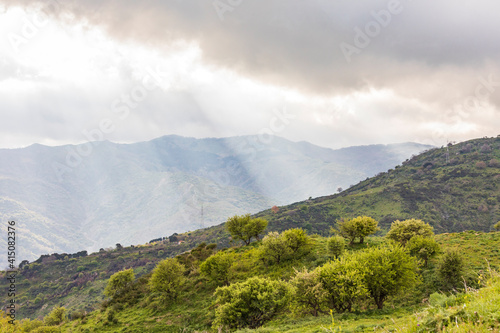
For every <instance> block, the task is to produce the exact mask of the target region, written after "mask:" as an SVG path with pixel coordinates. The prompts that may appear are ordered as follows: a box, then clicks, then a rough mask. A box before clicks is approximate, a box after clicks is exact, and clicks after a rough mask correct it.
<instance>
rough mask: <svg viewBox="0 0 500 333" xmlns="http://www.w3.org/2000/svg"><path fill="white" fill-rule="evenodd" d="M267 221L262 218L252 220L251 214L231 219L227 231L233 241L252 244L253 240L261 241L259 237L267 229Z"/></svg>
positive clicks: (227, 223)
mask: <svg viewBox="0 0 500 333" xmlns="http://www.w3.org/2000/svg"><path fill="white" fill-rule="evenodd" d="M266 227H267V221H266V220H264V219H262V218H251V217H250V214H246V215H242V216H238V215H235V216H233V217H230V218H229V219H228V220H227V222H226V229H227V231H229V233H230V234H231V236H232V237H233V239H238V240H242V241H243V242H244V243H245V245H248V244H250V242H251V240H252V238H255V239H257V240H259V237H260V236H259V235H260V234H261V233H262V232H263V231H264V230H265V229H266Z"/></svg>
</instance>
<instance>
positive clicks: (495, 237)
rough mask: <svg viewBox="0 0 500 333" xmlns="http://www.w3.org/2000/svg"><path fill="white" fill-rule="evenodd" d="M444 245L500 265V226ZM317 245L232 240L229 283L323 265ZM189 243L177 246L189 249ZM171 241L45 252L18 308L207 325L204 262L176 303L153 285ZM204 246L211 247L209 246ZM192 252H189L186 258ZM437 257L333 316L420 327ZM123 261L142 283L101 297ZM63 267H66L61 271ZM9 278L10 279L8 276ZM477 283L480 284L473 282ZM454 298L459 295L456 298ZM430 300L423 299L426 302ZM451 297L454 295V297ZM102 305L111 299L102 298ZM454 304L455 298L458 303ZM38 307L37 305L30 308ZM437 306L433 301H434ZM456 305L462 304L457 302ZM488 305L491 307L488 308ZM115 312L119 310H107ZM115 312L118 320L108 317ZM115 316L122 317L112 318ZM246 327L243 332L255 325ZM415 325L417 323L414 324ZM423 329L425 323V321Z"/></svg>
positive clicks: (106, 324)
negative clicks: (303, 247)
mask: <svg viewBox="0 0 500 333" xmlns="http://www.w3.org/2000/svg"><path fill="white" fill-rule="evenodd" d="M436 240H437V241H438V243H440V244H441V247H442V251H445V250H446V249H453V248H455V249H461V250H463V249H468V251H462V252H463V255H464V256H465V259H466V262H467V263H471V264H468V269H469V271H468V274H469V275H470V276H471V279H472V280H474V281H476V282H475V283H476V284H477V276H478V274H482V275H484V274H486V272H487V270H488V266H489V267H491V268H493V269H498V268H500V256H499V254H498V248H499V246H500V233H498V232H497V233H482V232H464V233H454V234H441V235H437V236H436ZM313 242H314V247H313V249H312V252H311V253H310V254H309V255H307V256H306V257H302V258H297V259H295V260H293V261H291V262H288V263H283V264H281V265H266V264H263V262H262V261H261V260H260V259H259V256H258V249H259V248H260V246H261V244H260V243H252V245H251V246H249V247H233V248H232V249H230V250H228V251H231V252H232V253H234V255H235V256H236V258H237V260H235V261H234V262H233V264H232V265H233V274H232V275H231V282H232V283H234V282H241V281H244V280H245V279H247V278H248V277H250V276H266V277H272V278H284V279H289V278H290V277H291V276H293V272H294V267H307V268H309V269H312V268H314V267H317V266H320V265H323V264H324V263H325V262H327V261H328V260H329V259H330V258H329V257H328V255H327V253H326V251H325V246H326V239H325V238H323V237H320V236H315V237H313ZM383 242H384V240H383V238H381V237H370V238H368V239H367V243H366V244H365V245H364V246H356V247H355V248H352V249H350V250H351V251H361V250H363V249H365V248H369V247H373V246H377V245H379V244H381V243H383ZM185 248H186V247H182V248H179V249H178V250H179V251H184V249H185ZM171 249H172V244H169V243H156V244H149V245H146V246H141V247H130V248H124V249H122V250H115V251H110V252H103V253H96V254H92V255H90V256H87V257H81V258H74V259H68V258H61V259H54V258H52V259H51V260H50V259H49V258H46V259H47V260H44V263H43V264H42V265H37V264H30V265H29V268H27V269H24V270H23V273H22V274H21V276H22V280H21V282H20V283H19V290H21V297H20V300H21V302H22V303H21V304H20V307H19V310H18V314H19V315H23V316H29V317H31V318H33V317H36V316H40V317H41V316H45V315H47V314H48V313H49V312H50V311H51V310H52V309H53V308H54V307H55V306H57V305H62V306H64V307H65V308H66V309H68V314H69V315H70V317H72V318H74V320H73V321H69V322H68V323H67V324H65V325H64V326H63V327H62V332H87V331H88V332H93V331H94V332H120V331H123V329H124V328H125V327H126V329H127V331H129V332H144V330H145V329H147V331H150V332H178V331H179V330H181V331H184V332H195V331H198V332H208V331H211V330H210V323H211V321H212V320H213V318H214V307H213V306H214V303H213V302H214V298H213V297H212V293H213V292H214V290H215V288H216V286H215V285H214V284H213V283H211V282H210V281H208V280H207V279H206V278H205V277H203V276H202V275H200V273H199V270H198V269H197V268H196V267H197V265H199V263H198V261H193V266H187V267H191V268H189V274H188V275H187V278H188V280H187V283H186V284H185V285H184V286H183V287H182V297H181V300H180V301H179V302H176V303H174V304H163V303H161V302H158V300H157V299H155V298H154V296H153V295H152V294H151V293H150V292H149V291H148V290H147V280H148V278H149V275H148V272H150V271H151V270H152V269H153V267H154V266H155V265H156V264H157V263H158V261H159V260H161V259H163V258H165V257H168V256H171V255H172V254H173V253H174V252H171ZM197 249H202V251H198V252H196V250H194V251H191V254H192V256H188V257H191V258H192V259H190V260H194V257H195V254H194V253H195V252H196V253H198V254H197V255H196V258H200V259H199V260H200V261H202V260H204V258H206V256H208V255H210V254H211V253H213V252H212V251H213V250H209V249H208V248H206V247H204V245H201V246H198V247H197ZM204 251H205V254H203V252H204ZM188 257H186V255H184V256H183V258H188ZM182 260H185V259H182ZM437 261H438V259H434V260H432V261H431V263H430V265H429V267H427V268H426V267H422V271H421V274H422V276H423V282H424V283H423V285H422V286H421V287H419V288H416V289H412V290H410V291H409V293H407V294H401V295H399V296H397V297H393V298H391V299H390V300H389V303H388V304H387V306H386V308H385V309H384V310H375V309H374V308H373V305H370V303H369V302H368V301H367V302H366V303H362V304H363V305H362V306H361V307H360V308H357V309H356V311H355V312H354V313H344V314H335V315H334V322H335V325H334V327H339V326H342V332H363V331H372V332H373V331H381V332H385V331H386V330H389V331H391V330H392V329H395V328H398V331H399V332H404V331H406V330H403V329H402V328H403V327H407V326H408V325H410V323H411V324H412V325H413V324H414V325H415V326H416V322H415V320H414V319H413V318H415V315H414V312H418V313H423V312H424V311H427V310H426V309H427V306H429V302H428V301H425V300H426V299H428V297H429V293H433V292H434V291H435V290H436V288H441V287H440V285H439V284H437V285H436V283H438V282H437V280H436V279H437V278H436V276H435V274H434V270H435V267H436V263H437ZM125 268H133V269H134V273H135V275H136V281H137V282H136V284H135V286H134V287H133V288H132V289H131V290H130V293H129V294H128V296H127V297H126V298H125V299H126V301H124V302H129V304H128V305H125V304H123V305H120V304H108V303H106V302H105V303H102V302H103V300H104V299H105V297H104V295H103V289H104V286H105V284H106V280H107V279H108V278H109V276H110V275H111V274H112V273H114V272H117V271H120V270H122V269H125ZM61 272H64V273H63V274H61ZM2 281H4V279H2ZM474 285H475V284H474ZM54 291H56V292H59V293H61V294H66V296H65V297H64V298H52V296H51V295H52V293H54ZM450 299H451V300H453V299H454V298H450ZM422 300H424V302H422ZM450 302H451V301H450ZM100 304H105V305H104V306H103V305H100ZM453 304H454V303H450V305H453ZM36 306H38V309H39V310H37V311H36V312H32V311H33V310H34V309H35V307H36ZM433 306H435V304H433ZM99 308H100V309H101V310H97V311H94V312H92V313H89V314H88V315H87V316H86V317H85V318H84V319H82V314H83V313H84V312H85V311H90V310H91V309H99ZM450 310H453V311H455V310H457V309H456V308H453V309H452V308H451V307H450ZM483 311H486V310H483ZM109 312H113V315H109ZM428 315H429V314H420V315H418V316H417V317H416V318H417V319H418V320H419V321H420V322H425V316H428ZM109 318H112V319H109ZM113 318H116V321H114V319H113ZM331 324H332V320H331V318H330V317H329V316H327V315H321V316H319V317H312V316H305V317H298V318H297V317H294V316H293V315H292V314H283V315H281V316H279V317H278V318H276V319H275V320H273V321H271V322H270V323H268V324H266V325H265V326H264V327H263V328H261V329H258V330H257V331H256V332H316V331H322V327H331ZM250 331H251V330H242V331H241V332H250ZM415 331H416V330H415ZM423 331H425V328H423Z"/></svg>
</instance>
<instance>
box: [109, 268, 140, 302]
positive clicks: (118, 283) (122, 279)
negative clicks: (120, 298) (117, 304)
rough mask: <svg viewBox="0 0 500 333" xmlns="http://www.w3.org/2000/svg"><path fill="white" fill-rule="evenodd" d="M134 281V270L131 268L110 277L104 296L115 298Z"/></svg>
mask: <svg viewBox="0 0 500 333" xmlns="http://www.w3.org/2000/svg"><path fill="white" fill-rule="evenodd" d="M133 281H134V270H133V269H132V268H130V269H127V270H124V271H120V272H118V273H115V274H113V275H111V277H110V278H109V281H108V284H107V285H106V289H104V294H105V295H106V296H108V297H115V296H116V295H119V294H120V293H122V292H124V291H125V290H126V288H127V287H129V286H130V285H131V284H132V282H133Z"/></svg>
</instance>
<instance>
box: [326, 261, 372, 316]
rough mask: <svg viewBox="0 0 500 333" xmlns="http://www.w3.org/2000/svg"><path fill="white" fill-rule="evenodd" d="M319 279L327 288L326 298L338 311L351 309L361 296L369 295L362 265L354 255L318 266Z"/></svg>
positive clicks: (327, 302) (328, 303)
mask: <svg viewBox="0 0 500 333" xmlns="http://www.w3.org/2000/svg"><path fill="white" fill-rule="evenodd" d="M318 270H319V281H320V282H321V285H322V286H323V288H324V289H325V290H326V297H325V298H324V300H325V302H326V304H327V305H328V307H329V308H330V309H335V311H337V312H338V313H342V312H345V311H351V310H352V305H353V304H354V302H356V300H358V299H359V298H361V297H363V296H365V295H367V293H368V291H367V288H366V286H365V284H364V280H363V274H364V272H363V271H362V270H361V265H360V263H359V262H358V260H357V259H356V258H355V257H354V256H353V255H350V256H342V257H340V258H338V259H336V260H334V261H330V262H329V263H327V264H325V265H323V266H321V267H320V268H318Z"/></svg>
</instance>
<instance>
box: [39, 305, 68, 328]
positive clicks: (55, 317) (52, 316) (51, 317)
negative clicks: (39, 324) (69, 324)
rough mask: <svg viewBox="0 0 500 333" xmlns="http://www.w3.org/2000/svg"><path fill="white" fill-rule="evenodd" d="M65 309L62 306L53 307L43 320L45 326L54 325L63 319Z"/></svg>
mask: <svg viewBox="0 0 500 333" xmlns="http://www.w3.org/2000/svg"><path fill="white" fill-rule="evenodd" d="M65 314H66V309H65V308H63V307H56V308H54V309H53V310H52V311H51V312H50V313H49V314H48V315H47V316H46V317H45V318H44V322H45V325H47V326H56V325H59V324H60V323H62V322H63V321H64V315H65Z"/></svg>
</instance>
